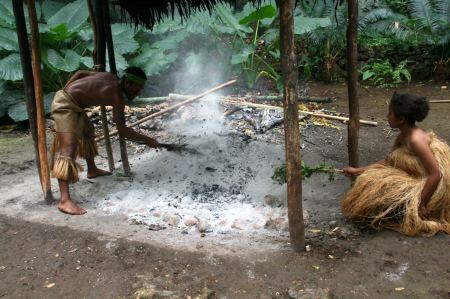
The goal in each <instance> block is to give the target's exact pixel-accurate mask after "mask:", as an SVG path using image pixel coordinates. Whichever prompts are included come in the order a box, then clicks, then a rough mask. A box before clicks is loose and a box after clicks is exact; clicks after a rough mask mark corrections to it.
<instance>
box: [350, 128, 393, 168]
mask: <svg viewBox="0 0 450 299" xmlns="http://www.w3.org/2000/svg"><path fill="white" fill-rule="evenodd" d="M398 147H400V140H399V137H398V136H397V138H396V139H395V141H394V145H393V146H392V149H391V152H392V151H393V150H395V149H397V148H398ZM375 164H381V165H387V159H386V158H384V159H382V160H380V161H377V162H375V163H372V164H370V165H368V166H365V167H345V168H343V169H342V173H343V174H344V175H345V176H355V175H360V174H361V173H363V172H364V171H366V169H367V168H369V167H370V166H372V165H375Z"/></svg>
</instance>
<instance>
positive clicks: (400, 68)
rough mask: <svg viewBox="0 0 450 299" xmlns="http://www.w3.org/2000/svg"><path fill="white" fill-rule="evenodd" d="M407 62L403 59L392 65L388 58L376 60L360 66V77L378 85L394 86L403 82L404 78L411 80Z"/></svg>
mask: <svg viewBox="0 0 450 299" xmlns="http://www.w3.org/2000/svg"><path fill="white" fill-rule="evenodd" d="M407 63H408V61H407V60H404V61H402V62H400V63H399V64H398V65H397V66H396V67H393V66H392V65H391V63H390V62H389V59H385V60H378V61H376V62H374V63H371V64H367V65H365V66H364V67H363V68H362V70H361V72H362V79H363V80H364V81H366V80H370V81H372V82H373V83H374V84H375V85H376V86H378V87H396V86H398V85H399V84H401V83H402V82H404V79H406V80H407V81H408V82H410V81H411V74H410V73H409V71H408V69H407V68H406V64H407Z"/></svg>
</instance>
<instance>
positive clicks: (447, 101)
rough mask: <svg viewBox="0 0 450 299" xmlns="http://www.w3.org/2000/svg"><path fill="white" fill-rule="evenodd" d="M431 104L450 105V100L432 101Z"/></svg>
mask: <svg viewBox="0 0 450 299" xmlns="http://www.w3.org/2000/svg"><path fill="white" fill-rule="evenodd" d="M428 102H429V103H450V100H431V101H428Z"/></svg>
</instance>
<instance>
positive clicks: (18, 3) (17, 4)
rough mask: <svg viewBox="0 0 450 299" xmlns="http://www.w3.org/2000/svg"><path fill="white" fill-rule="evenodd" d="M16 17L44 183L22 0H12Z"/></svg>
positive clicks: (25, 81)
mask: <svg viewBox="0 0 450 299" xmlns="http://www.w3.org/2000/svg"><path fill="white" fill-rule="evenodd" d="M12 4H13V11H14V18H15V20H16V33H17V40H18V42H19V52H20V63H21V65H22V72H23V87H24V92H25V99H26V104H27V114H28V121H29V123H30V132H31V137H32V138H33V144H34V151H35V155H36V165H37V169H38V173H39V180H40V182H41V184H42V175H41V161H40V160H39V147H38V134H37V122H36V100H35V98H34V86H33V70H32V69H31V58H30V46H29V44H28V35H27V27H26V23H25V15H24V11H23V1H22V0H12Z"/></svg>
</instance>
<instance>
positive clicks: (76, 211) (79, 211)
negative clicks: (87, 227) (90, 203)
mask: <svg viewBox="0 0 450 299" xmlns="http://www.w3.org/2000/svg"><path fill="white" fill-rule="evenodd" d="M58 210H60V211H61V212H63V213H66V214H70V215H83V214H85V213H86V210H85V209H83V208H81V207H80V206H79V205H77V204H76V203H74V202H73V201H72V200H65V201H64V202H61V201H60V202H59V204H58Z"/></svg>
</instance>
